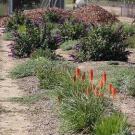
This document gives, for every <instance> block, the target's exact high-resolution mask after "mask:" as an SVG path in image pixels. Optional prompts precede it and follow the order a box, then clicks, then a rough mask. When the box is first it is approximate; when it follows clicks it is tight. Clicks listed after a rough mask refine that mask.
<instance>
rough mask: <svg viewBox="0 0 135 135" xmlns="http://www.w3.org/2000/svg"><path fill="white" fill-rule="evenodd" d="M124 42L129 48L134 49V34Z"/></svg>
mask: <svg viewBox="0 0 135 135" xmlns="http://www.w3.org/2000/svg"><path fill="white" fill-rule="evenodd" d="M126 42H127V43H128V44H129V48H135V34H134V35H133V36H130V37H128V38H127V41H126Z"/></svg>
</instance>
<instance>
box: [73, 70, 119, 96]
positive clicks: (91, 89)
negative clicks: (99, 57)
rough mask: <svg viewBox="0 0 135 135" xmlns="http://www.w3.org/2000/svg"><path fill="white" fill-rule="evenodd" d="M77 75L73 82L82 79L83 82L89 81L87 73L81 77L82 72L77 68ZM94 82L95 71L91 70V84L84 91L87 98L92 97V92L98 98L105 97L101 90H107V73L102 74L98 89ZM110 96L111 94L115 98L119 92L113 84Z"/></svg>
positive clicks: (110, 87)
mask: <svg viewBox="0 0 135 135" xmlns="http://www.w3.org/2000/svg"><path fill="white" fill-rule="evenodd" d="M75 73H76V74H75V75H74V77H73V80H74V82H75V81H76V80H77V79H78V78H80V79H81V80H82V82H85V81H86V80H87V79H86V73H85V72H84V73H83V74H82V76H81V70H80V69H79V68H76V70H75ZM93 80H94V72H93V70H90V71H89V81H90V82H91V83H90V86H86V89H85V90H84V93H85V95H86V96H89V95H90V92H93V94H94V95H95V96H98V97H103V96H104V94H103V93H101V91H100V90H101V89H102V88H105V87H104V86H105V84H106V81H107V75H106V72H103V74H102V78H101V80H100V81H99V84H98V87H96V86H95V85H94V84H93ZM108 91H109V94H111V96H112V97H113V98H114V97H115V96H116V94H117V90H116V88H114V87H113V85H112V84H109V89H108Z"/></svg>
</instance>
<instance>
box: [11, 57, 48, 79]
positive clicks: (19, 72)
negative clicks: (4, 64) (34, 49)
mask: <svg viewBox="0 0 135 135" xmlns="http://www.w3.org/2000/svg"><path fill="white" fill-rule="evenodd" d="M47 61H48V60H47V59H45V58H42V57H41V58H37V59H32V60H28V61H26V62H24V63H22V64H19V65H17V66H16V67H15V68H14V69H13V70H12V71H11V76H12V77H13V78H23V77H27V76H33V75H35V69H36V67H37V66H38V65H39V64H40V65H42V63H46V62H47Z"/></svg>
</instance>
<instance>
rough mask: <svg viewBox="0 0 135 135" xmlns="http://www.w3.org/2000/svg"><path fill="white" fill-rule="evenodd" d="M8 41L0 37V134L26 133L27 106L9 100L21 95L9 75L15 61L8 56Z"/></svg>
mask: <svg viewBox="0 0 135 135" xmlns="http://www.w3.org/2000/svg"><path fill="white" fill-rule="evenodd" d="M0 38H1V37H0ZM10 43H11V42H9V41H3V40H2V39H0V46H1V47H0V70H1V71H0V76H1V78H2V80H0V135H27V134H28V132H27V131H28V130H27V129H28V127H29V125H30V122H29V121H28V119H27V117H26V113H25V112H26V109H27V107H26V106H22V105H20V104H18V103H13V102H10V101H9V98H12V97H20V96H22V95H23V92H22V91H21V90H20V89H19V87H18V86H17V83H16V81H15V80H12V79H11V78H10V77H9V72H10V70H11V69H12V68H13V67H14V66H15V64H16V63H17V60H13V59H12V58H11V57H8V51H9V48H8V45H9V44H10Z"/></svg>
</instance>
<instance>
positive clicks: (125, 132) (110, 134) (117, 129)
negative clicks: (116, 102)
mask: <svg viewBox="0 0 135 135" xmlns="http://www.w3.org/2000/svg"><path fill="white" fill-rule="evenodd" d="M95 132H96V133H95V135H130V132H129V129H128V125H127V121H126V119H125V117H124V115H123V114H112V115H111V116H108V117H105V118H103V119H102V120H101V121H99V122H97V124H96V127H95Z"/></svg>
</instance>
